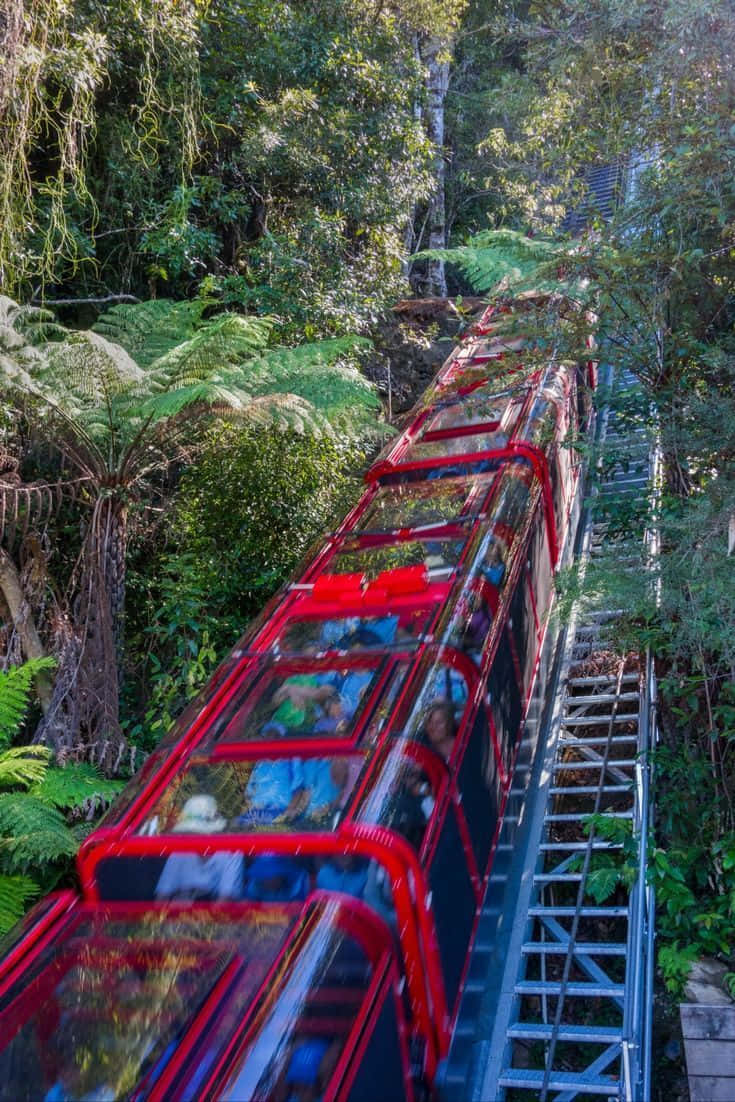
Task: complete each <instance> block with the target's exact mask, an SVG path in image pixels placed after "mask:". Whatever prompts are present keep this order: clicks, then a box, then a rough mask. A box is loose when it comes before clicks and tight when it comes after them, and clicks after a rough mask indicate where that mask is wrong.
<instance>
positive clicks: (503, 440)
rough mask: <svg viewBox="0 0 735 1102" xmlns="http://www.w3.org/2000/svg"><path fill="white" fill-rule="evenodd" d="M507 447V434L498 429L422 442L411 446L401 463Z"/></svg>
mask: <svg viewBox="0 0 735 1102" xmlns="http://www.w3.org/2000/svg"><path fill="white" fill-rule="evenodd" d="M507 445H508V434H507V433H506V432H501V431H500V430H499V429H498V430H497V431H495V432H481V433H475V434H472V435H468V434H466V433H463V434H462V435H461V436H445V437H442V438H441V439H439V440H422V441H420V442H419V443H417V444H413V445H412V446H411V447H410V448H409V449H408V451H407V452H406V454H405V456H403V459H402V462H404V463H411V462H413V461H415V460H417V459H443V458H444V457H445V456H455V455H456V456H460V455H470V454H472V453H474V452H491V451H499V450H500V449H502V448H505V447H507Z"/></svg>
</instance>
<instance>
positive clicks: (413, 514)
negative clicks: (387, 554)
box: [356, 478, 489, 532]
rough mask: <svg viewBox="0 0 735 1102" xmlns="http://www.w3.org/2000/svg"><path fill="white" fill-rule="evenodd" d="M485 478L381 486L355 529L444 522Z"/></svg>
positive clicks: (453, 516) (457, 513)
mask: <svg viewBox="0 0 735 1102" xmlns="http://www.w3.org/2000/svg"><path fill="white" fill-rule="evenodd" d="M482 484H484V485H485V486H488V485H489V479H487V478H448V479H446V480H444V481H443V482H441V483H440V484H437V483H436V482H431V483H427V482H408V483H403V484H402V485H399V486H383V487H381V488H380V489H379V490H378V492H377V493H376V495H375V497H374V498H373V500H372V502H371V503H370V505H369V506H368V508H367V509H366V510H365V512H364V513H363V515H362V516H361V518H360V520H359V521H358V523H357V526H356V528H357V530H358V531H365V532H380V531H394V530H396V529H398V528H420V527H423V526H428V525H431V524H447V523H451V522H452V521H455V520H456V519H457V518H458V517H459V516H460V514H461V513H462V511H463V509H464V508H465V505H466V503H467V501H468V499H469V497H470V495H471V494H472V492H473V490H475V489H476V488H478V487H480V486H481V485H482Z"/></svg>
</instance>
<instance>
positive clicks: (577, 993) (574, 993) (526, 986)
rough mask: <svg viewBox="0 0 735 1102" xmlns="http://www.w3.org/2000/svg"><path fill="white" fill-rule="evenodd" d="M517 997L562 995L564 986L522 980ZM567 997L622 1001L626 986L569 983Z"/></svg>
mask: <svg viewBox="0 0 735 1102" xmlns="http://www.w3.org/2000/svg"><path fill="white" fill-rule="evenodd" d="M514 990H515V992H516V994H517V995H550V996H552V997H553V996H555V995H561V993H562V984H561V983H556V982H555V981H552V980H521V982H520V983H517V984H516V985H515V988H514ZM563 990H564V993H565V994H566V995H570V996H571V997H572V998H575V999H606V998H611V999H622V997H623V995H624V994H625V984H622V983H610V984H603V983H592V982H591V981H585V980H576V981H575V982H574V983H568V984H567V985H566V987H565V988H563Z"/></svg>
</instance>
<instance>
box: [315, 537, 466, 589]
mask: <svg viewBox="0 0 735 1102" xmlns="http://www.w3.org/2000/svg"><path fill="white" fill-rule="evenodd" d="M465 542H466V540H465V539H458V538H454V539H446V538H443V539H435V540H401V541H397V542H395V543H390V544H381V545H380V546H377V547H361V546H360V543H359V541H358V540H356V539H355V540H346V541H345V543H344V544H343V546H342V550H341V551H340V552H339V553H338V554H337V555H335V557H334V559H333V560H332V562H331V563H330V564H329V569H330V571H333V572H334V573H337V574H353V573H356V574H365V575H366V577H367V578H368V579H369V580H372V579H375V578H377V576H378V574H380V573H382V571H383V570H394V569H395V568H396V567H401V566H417V565H419V564H421V563H424V564H425V565H426V568H427V570H428V572H429V577H430V578H441V577H446V576H447V575H448V574H449V573H451V571H452V570H453V569H454V568H455V567H456V565H457V563H458V562H459V559H460V556H461V554H462V548H463V547H464V545H465Z"/></svg>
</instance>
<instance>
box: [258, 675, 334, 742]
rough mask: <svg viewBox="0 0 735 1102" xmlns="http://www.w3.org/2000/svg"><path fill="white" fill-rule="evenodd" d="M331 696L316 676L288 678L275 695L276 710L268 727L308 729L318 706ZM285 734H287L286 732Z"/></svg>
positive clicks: (327, 688) (326, 687)
mask: <svg viewBox="0 0 735 1102" xmlns="http://www.w3.org/2000/svg"><path fill="white" fill-rule="evenodd" d="M328 696H329V687H328V686H327V685H324V684H322V683H321V679H320V678H319V677H318V676H317V675H316V674H294V675H293V676H292V677H287V678H286V680H285V681H284V682H283V684H282V685H281V686H280V687H279V688H278V689H276V691H275V692H274V694H273V703H274V704H276V705H277V708H276V710H275V711H274V713H273V715H272V716H271V718H270V721H269V723H268V724H267V725H266V726H267V727H270V726H271V725H273V726H274V727H275V728H276V729H278V728H280V727H283V728H285V729H286V730H293V729H294V728H299V727H308V726H309V725H310V724H311V723H313V722H314V719H315V718H316V706H317V704H318V703H320V702H321V701H322V700H325V699H326V698H327V697H328ZM284 733H285V732H284Z"/></svg>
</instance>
